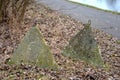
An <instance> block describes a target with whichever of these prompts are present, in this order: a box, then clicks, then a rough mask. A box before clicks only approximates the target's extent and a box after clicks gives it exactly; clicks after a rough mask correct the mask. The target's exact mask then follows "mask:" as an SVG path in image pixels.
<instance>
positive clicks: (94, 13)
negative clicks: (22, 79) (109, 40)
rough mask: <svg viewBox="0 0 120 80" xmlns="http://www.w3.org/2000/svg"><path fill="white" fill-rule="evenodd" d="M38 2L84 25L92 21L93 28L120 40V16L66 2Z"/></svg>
mask: <svg viewBox="0 0 120 80" xmlns="http://www.w3.org/2000/svg"><path fill="white" fill-rule="evenodd" d="M37 1H39V2H40V3H42V4H45V5H47V6H48V7H50V8H51V9H53V10H56V11H58V12H61V13H62V14H65V15H68V16H71V17H72V18H74V19H76V20H78V21H80V22H82V23H87V21H88V20H91V24H92V27H95V28H97V29H100V30H103V31H104V32H107V33H109V34H111V35H112V36H114V37H117V38H118V39H120V15H117V14H112V13H110V12H104V11H101V10H97V9H94V8H90V7H86V6H82V5H79V4H75V3H72V2H68V1H66V0H37Z"/></svg>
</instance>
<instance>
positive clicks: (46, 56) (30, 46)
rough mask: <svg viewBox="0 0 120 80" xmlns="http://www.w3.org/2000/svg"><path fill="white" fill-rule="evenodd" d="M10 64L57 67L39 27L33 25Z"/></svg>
mask: <svg viewBox="0 0 120 80" xmlns="http://www.w3.org/2000/svg"><path fill="white" fill-rule="evenodd" d="M9 63H10V64H21V63H24V64H31V65H36V66H40V67H43V68H55V67H56V64H55V61H54V58H53V55H52V53H51V52H50V49H49V47H48V46H47V45H46V44H45V40H44V38H43V36H42V34H41V33H40V30H39V28H37V27H32V28H31V29H30V31H29V32H28V33H27V34H26V35H25V37H24V39H23V40H22V42H21V44H20V45H19V46H18V48H17V49H16V50H15V52H14V53H13V56H12V58H11V60H10V61H9Z"/></svg>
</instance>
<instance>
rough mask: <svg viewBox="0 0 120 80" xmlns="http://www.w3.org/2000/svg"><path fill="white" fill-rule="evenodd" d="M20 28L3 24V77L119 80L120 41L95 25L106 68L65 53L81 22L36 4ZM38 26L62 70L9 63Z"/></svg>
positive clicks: (0, 50)
mask: <svg viewBox="0 0 120 80" xmlns="http://www.w3.org/2000/svg"><path fill="white" fill-rule="evenodd" d="M19 26H20V27H17V26H14V27H13V26H10V25H8V24H7V23H5V22H4V23H0V80H119V79H120V43H119V42H120V41H119V40H118V39H116V38H114V37H112V36H111V35H109V34H107V33H105V32H103V31H100V30H97V29H95V28H93V29H92V30H93V33H94V36H95V39H96V41H97V43H98V45H99V47H100V50H101V55H102V58H103V60H104V63H105V65H106V66H108V67H106V68H96V67H93V66H91V65H89V64H87V63H86V62H84V61H82V60H79V61H78V60H74V59H71V58H67V57H64V56H62V55H61V51H62V50H63V48H64V47H65V46H66V45H67V44H68V42H69V40H70V38H71V37H72V36H74V35H75V34H77V33H78V32H79V31H80V30H81V29H83V28H84V26H83V24H82V23H81V22H79V21H76V20H74V19H72V18H71V17H69V16H65V15H63V14H60V13H58V12H57V11H54V10H51V9H50V8H49V7H47V6H44V5H43V4H40V3H32V4H31V5H30V6H29V7H28V8H27V10H26V13H25V16H24V21H23V23H22V24H21V25H19ZM33 26H38V27H39V28H40V30H41V32H42V34H43V36H44V38H45V40H46V43H47V44H48V46H49V47H50V49H51V51H52V53H53V55H54V57H55V60H56V63H57V64H58V65H59V69H57V70H53V69H43V68H40V67H38V66H34V65H25V64H21V65H9V64H7V62H8V61H9V59H10V57H11V56H12V54H13V52H14V50H15V49H16V48H17V46H18V44H19V43H20V41H21V39H22V38H23V37H24V35H25V33H26V32H27V31H28V30H29V29H30V27H33Z"/></svg>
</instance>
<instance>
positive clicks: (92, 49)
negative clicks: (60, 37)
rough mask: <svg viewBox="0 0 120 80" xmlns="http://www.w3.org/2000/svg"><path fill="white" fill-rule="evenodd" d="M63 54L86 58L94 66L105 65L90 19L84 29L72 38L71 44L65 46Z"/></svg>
mask: <svg viewBox="0 0 120 80" xmlns="http://www.w3.org/2000/svg"><path fill="white" fill-rule="evenodd" d="M62 54H63V55H64V56H67V57H71V58H75V59H81V60H84V61H86V62H88V63H90V64H92V65H94V66H98V67H103V65H104V64H103V60H102V58H101V56H100V52H99V48H98V45H97V42H96V41H95V39H94V36H93V33H92V30H91V27H90V21H89V23H88V24H86V25H85V27H84V29H83V30H81V31H80V32H79V33H78V34H77V35H76V36H74V37H73V38H72V39H71V40H70V42H69V45H68V46H66V47H65V49H64V50H63V53H62Z"/></svg>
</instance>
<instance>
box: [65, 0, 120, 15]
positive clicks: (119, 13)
mask: <svg viewBox="0 0 120 80" xmlns="http://www.w3.org/2000/svg"><path fill="white" fill-rule="evenodd" d="M66 1H69V0H66ZM69 2H72V3H75V4H79V5H82V6H86V7H91V8H95V9H97V10H102V11H105V12H110V13H113V14H118V15H120V12H115V11H110V10H105V9H100V8H97V7H94V6H91V5H87V4H83V3H78V2H74V1H69Z"/></svg>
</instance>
